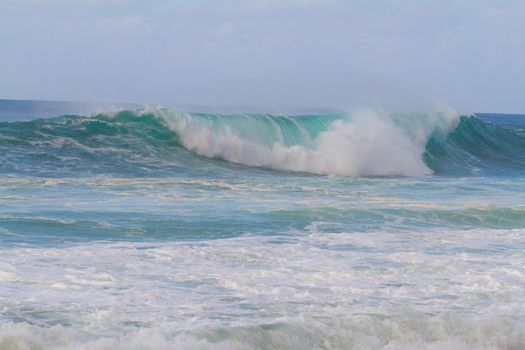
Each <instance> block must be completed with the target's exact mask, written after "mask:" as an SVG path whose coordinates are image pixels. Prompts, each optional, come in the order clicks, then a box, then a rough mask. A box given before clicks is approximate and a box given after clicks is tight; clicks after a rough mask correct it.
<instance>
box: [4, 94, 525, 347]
mask: <svg viewBox="0 0 525 350" xmlns="http://www.w3.org/2000/svg"><path fill="white" fill-rule="evenodd" d="M75 106H76V107H75ZM0 119H1V120H3V122H1V123H0V349H2V350H3V349H35V350H36V349H39V350H40V349H126V350H130V349H390V350H392V349H432V350H437V349H524V348H525V302H524V301H525V181H524V180H525V132H524V128H525V117H524V116H516V115H488V114H474V115H461V114H459V113H456V112H454V111H453V110H445V111H438V112H433V113H404V114H403V113H392V112H385V111H379V110H375V109H368V110H360V111H354V112H351V113H350V112H349V113H342V112H334V113H324V114H319V113H297V114H263V113H209V112H207V113H195V112H193V113H192V112H183V111H181V110H177V109H173V108H151V107H145V108H142V107H141V108H135V107H134V108H117V109H115V108H113V109H112V108H107V107H106V108H104V109H102V110H98V111H94V110H89V108H87V106H86V105H81V106H77V105H75V104H72V103H62V104H60V103H52V104H50V103H47V104H46V103H43V102H32V101H5V100H4V101H0Z"/></svg>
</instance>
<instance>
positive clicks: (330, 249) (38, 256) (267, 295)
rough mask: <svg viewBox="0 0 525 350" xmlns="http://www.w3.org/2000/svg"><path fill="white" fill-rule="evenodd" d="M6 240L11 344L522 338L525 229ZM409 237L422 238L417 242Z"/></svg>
mask: <svg viewBox="0 0 525 350" xmlns="http://www.w3.org/2000/svg"><path fill="white" fill-rule="evenodd" d="M321 227H322V223H313V224H312V225H311V226H310V227H308V230H309V234H303V235H299V236H291V237H288V238H285V237H282V238H280V239H277V238H272V237H261V236H259V237H249V236H246V237H240V238H235V239H222V240H215V241H203V242H186V243H185V242H178V243H154V244H149V243H92V244H87V245H80V246H76V247H70V248H10V249H3V250H2V251H1V252H0V269H1V270H2V271H4V272H5V273H4V274H0V278H1V280H0V283H1V285H2V288H1V289H0V304H1V305H2V307H1V308H0V320H2V325H0V349H9V350H10V349H145V348H148V349H149V348H155V349H172V348H182V349H195V348H197V349H199V348H201V349H208V348H233V349H235V348H238V349H282V348H291V349H304V348H339V349H345V348H348V349H391V350H399V349H429V350H437V349H458V350H460V349H461V350H462V349H520V348H523V346H524V345H525V328H524V326H523V325H524V324H525V323H524V320H525V309H524V308H523V300H524V299H525V267H524V266H523V264H522V262H523V259H524V256H523V255H524V253H523V251H521V250H519V249H512V248H511V247H514V246H519V245H521V244H523V235H524V233H525V232H524V231H523V230H466V231H461V230H457V231H451V230H436V231H434V232H405V233H404V232H398V233H393V232H372V233H371V232H368V233H359V232H353V233H340V234H335V233H333V234H332V233H326V232H322V230H320V228H321ZM407 241H410V242H411V243H410V244H409V245H407Z"/></svg>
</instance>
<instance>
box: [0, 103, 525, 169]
mask: <svg viewBox="0 0 525 350" xmlns="http://www.w3.org/2000/svg"><path fill="white" fill-rule="evenodd" d="M0 151H1V155H0V162H1V163H0V164H1V166H0V172H2V173H3V174H19V173H24V174H31V175H33V176H57V175H71V173H75V172H87V173H98V174H100V173H103V174H121V173H125V174H126V175H127V176H133V175H140V176H144V175H148V174H151V175H153V174H155V175H162V173H163V172H166V173H170V174H171V175H173V173H177V172H183V171H194V170H209V169H217V168H221V169H224V168H229V169H230V168H231V167H232V166H233V167H235V166H237V167H238V165H242V166H249V167H256V168H261V169H274V170H282V171H294V172H305V173H312V174H320V175H341V176H423V175H430V174H438V175H439V174H444V175H473V174H478V173H483V172H490V173H498V172H508V171H515V170H520V171H522V170H523V169H525V137H523V135H520V134H519V133H517V132H515V131H513V130H511V129H506V128H504V127H501V126H498V125H496V124H494V123H491V122H488V121H484V120H483V119H481V118H479V117H476V116H460V115H459V114H457V113H455V112H446V113H434V114H389V113H383V112H378V111H375V110H365V111H361V112H356V113H350V114H348V115H336V114H334V115H296V116H285V115H269V114H236V115H234V114H227V115H226V114H203V113H191V114H190V113H184V112H180V111H178V110H174V109H168V108H157V109H143V110H137V111H119V112H116V113H106V114H96V115H91V116H78V115H71V116H62V117H58V118H53V119H39V120H33V121H24V122H4V123H0ZM225 161H226V162H225Z"/></svg>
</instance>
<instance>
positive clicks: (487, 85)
mask: <svg viewBox="0 0 525 350" xmlns="http://www.w3.org/2000/svg"><path fill="white" fill-rule="evenodd" d="M0 43H1V46H0V47H1V49H0V98H5V99H44V100H73V101H100V102H138V103H147V104H161V105H172V106H177V105H214V106H257V107H276V106H281V107H326V108H351V107H353V106H356V105H359V106H372V105H389V104H390V105H396V104H397V105H398V107H399V106H403V105H410V104H418V103H419V102H420V101H442V102H444V103H447V104H449V105H451V106H453V107H455V108H457V109H458V110H461V111H465V112H506V113H520V112H521V113H525V98H524V93H525V1H523V0H498V1H487V0H475V1H474V0H456V1H449V0H442V1H437V0H436V1H432V0H417V1H416V0H383V1H381V0H375V1H374V0H171V1H168V0H0ZM400 108H402V107H400Z"/></svg>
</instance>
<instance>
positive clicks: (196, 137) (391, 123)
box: [155, 110, 459, 176]
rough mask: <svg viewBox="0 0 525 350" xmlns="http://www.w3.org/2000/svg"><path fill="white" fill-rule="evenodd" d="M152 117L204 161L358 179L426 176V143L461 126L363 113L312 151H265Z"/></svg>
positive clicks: (332, 129) (230, 133)
mask: <svg viewBox="0 0 525 350" xmlns="http://www.w3.org/2000/svg"><path fill="white" fill-rule="evenodd" d="M155 113H156V114H157V115H159V116H160V117H162V118H163V119H164V120H166V121H167V122H168V125H169V126H170V128H172V129H173V130H174V131H175V132H176V133H177V134H178V135H179V136H180V138H181V141H182V144H183V145H184V146H185V147H186V148H188V149H189V150H191V151H194V152H196V153H198V154H200V155H203V156H206V157H213V158H221V159H224V160H228V161H231V162H235V163H239V164H244V165H248V166H257V167H267V168H273V169H279V170H289V171H303V172H310V173H315V174H323V175H357V176H362V175H379V176H388V175H403V176H421V175H425V174H430V173H431V172H432V171H431V170H430V169H429V168H428V167H427V166H426V164H425V163H424V161H423V157H422V156H423V153H424V151H425V145H426V143H427V141H428V140H429V138H430V137H431V136H432V134H433V133H437V134H443V135H446V134H447V133H448V132H449V131H450V130H452V129H453V128H455V126H456V125H457V123H458V120H459V118H458V114H457V113H456V112H454V111H447V112H445V113H439V114H430V115H419V116H416V115H413V116H411V117H410V116H405V117H404V118H403V119H404V120H398V121H396V120H395V118H392V117H391V116H390V115H388V114H386V113H382V112H378V111H374V110H366V111H361V112H356V113H352V114H350V115H349V116H348V117H347V118H346V119H344V120H336V121H334V122H333V123H332V124H331V125H330V126H329V128H328V129H327V130H325V131H323V132H321V133H320V134H319V135H318V136H317V137H316V138H315V139H313V140H311V142H308V143H310V144H311V145H303V144H296V145H288V146H287V145H285V144H283V143H282V142H275V143H273V145H263V144H260V143H258V142H256V141H253V140H251V139H249V138H247V137H245V136H243V135H240V134H239V133H238V132H236V131H235V130H234V129H233V128H232V127H230V126H228V125H224V126H222V127H220V128H213V127H211V126H210V125H209V124H207V123H203V122H202V121H201V120H199V119H196V118H193V117H192V116H190V115H186V114H183V113H180V112H175V111H173V110H171V111H170V110H156V111H155ZM254 127H256V126H255V125H254Z"/></svg>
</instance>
